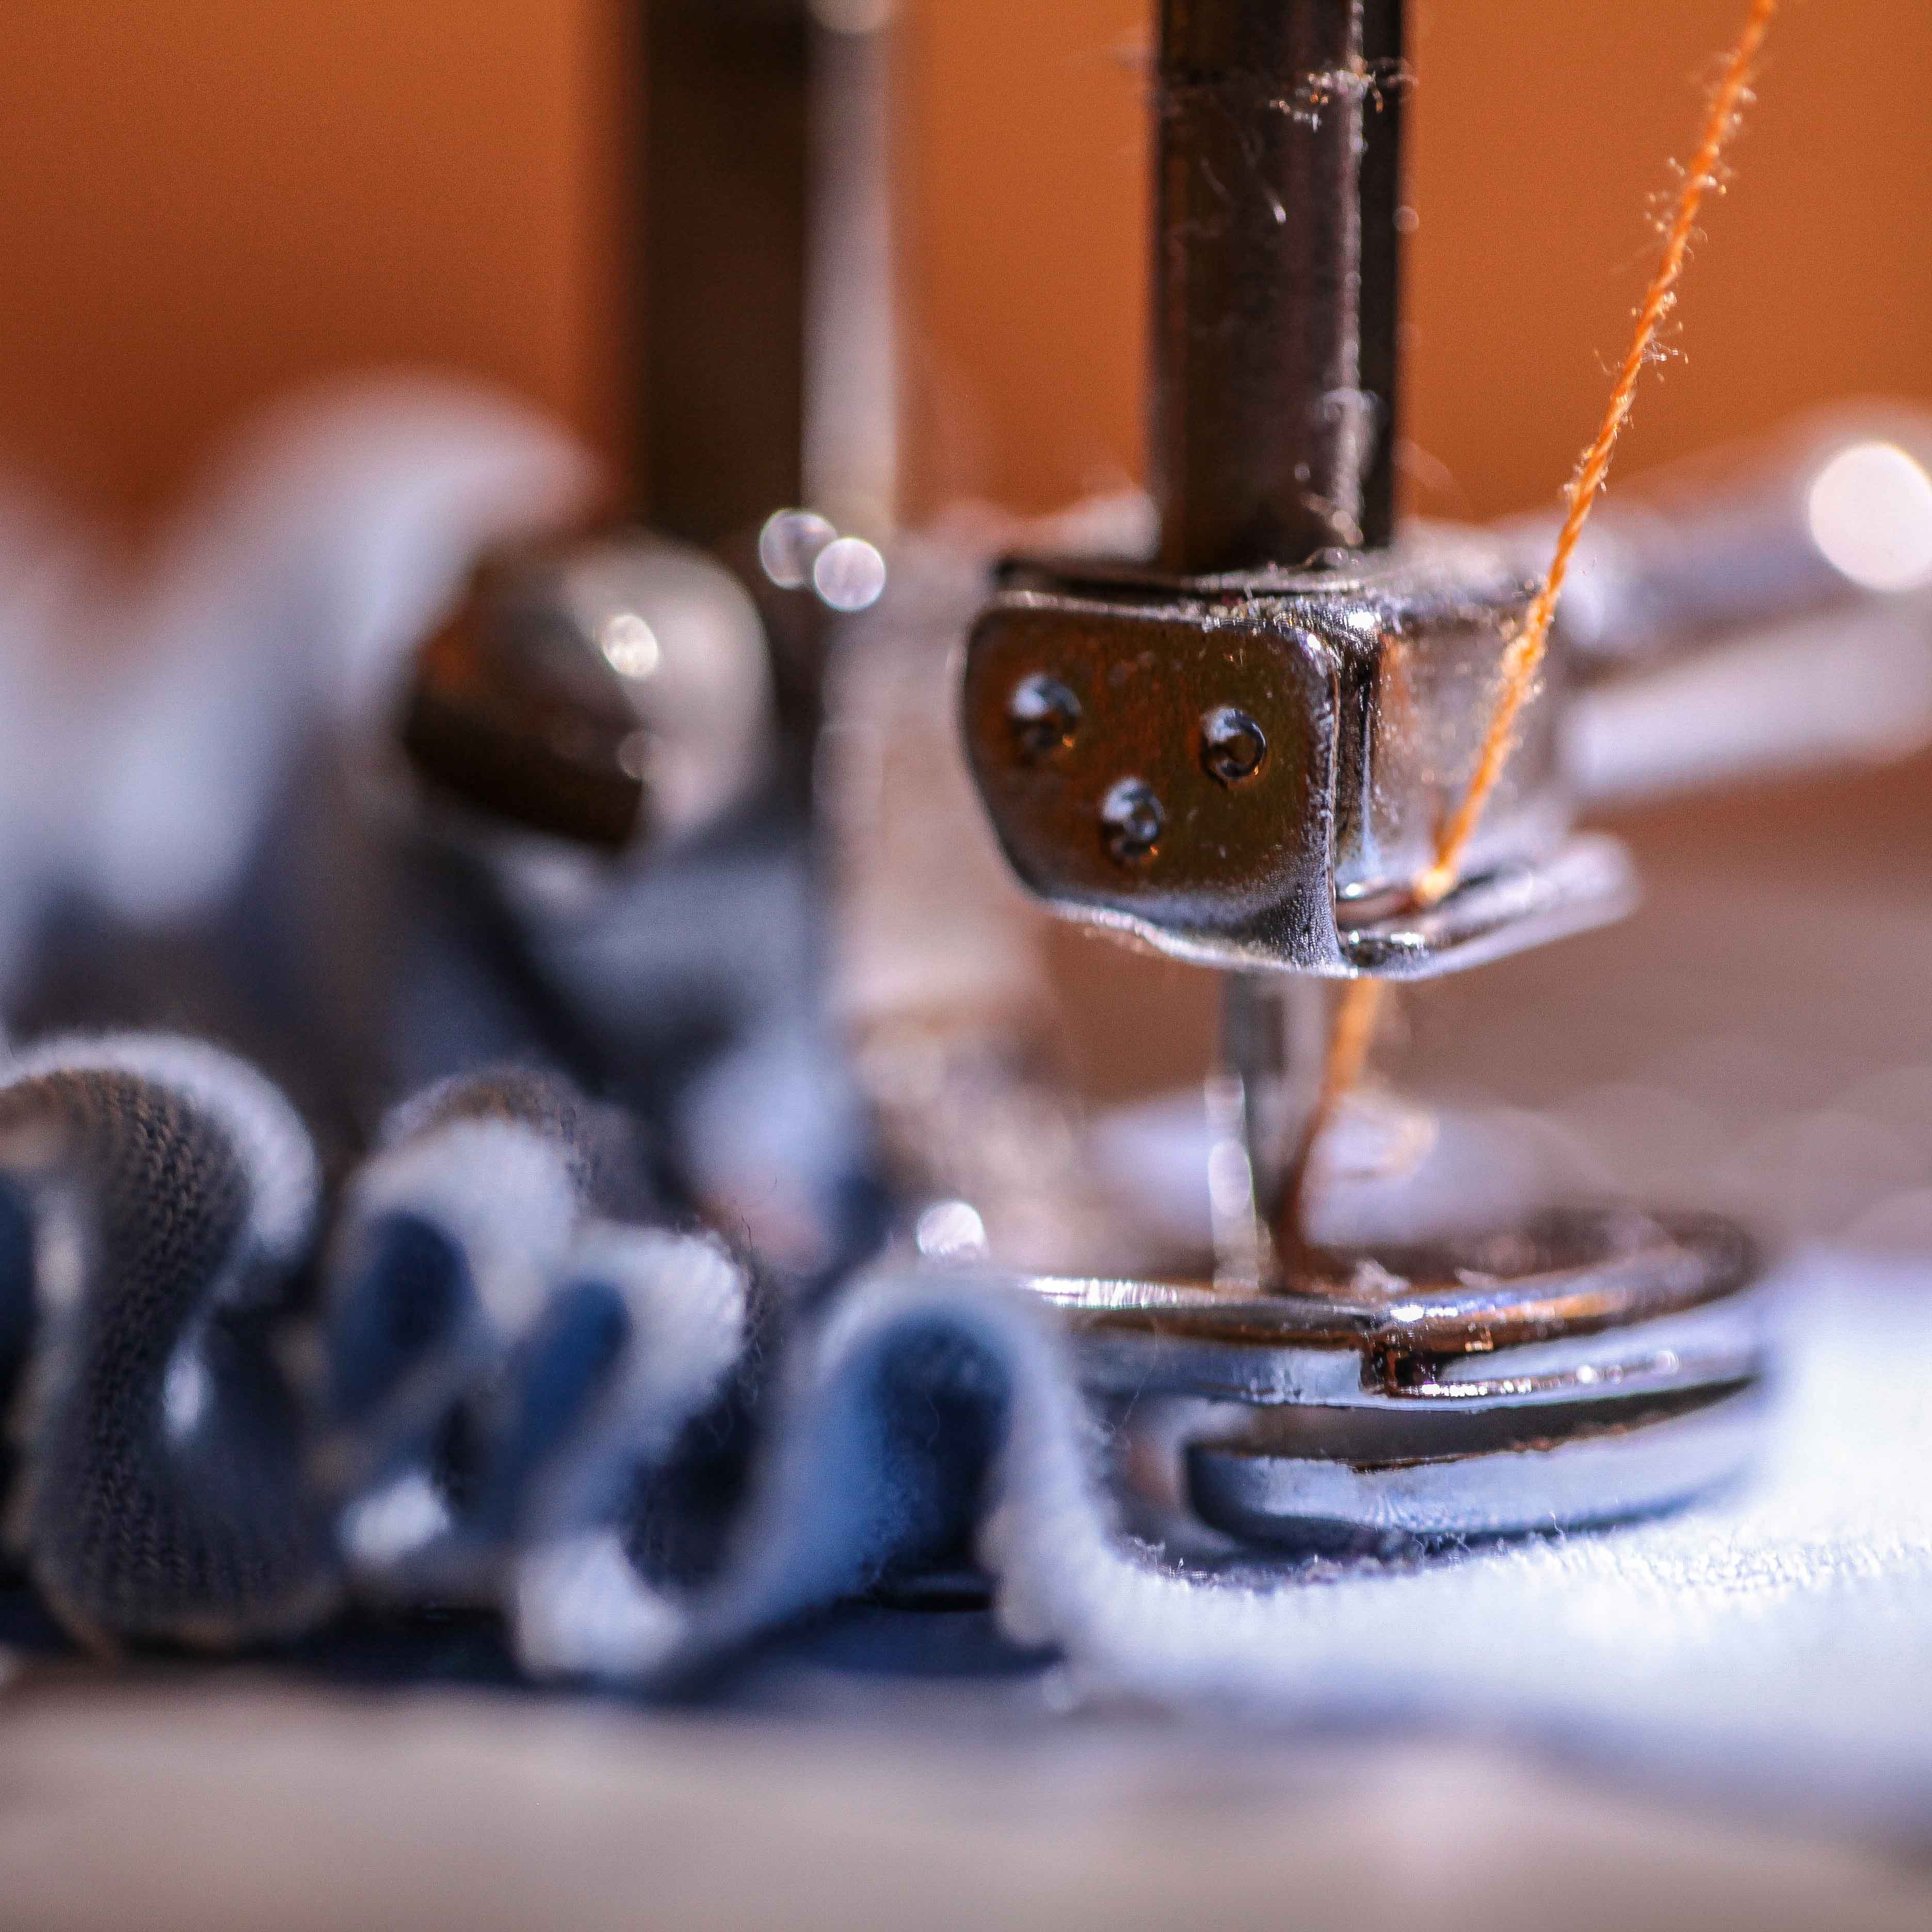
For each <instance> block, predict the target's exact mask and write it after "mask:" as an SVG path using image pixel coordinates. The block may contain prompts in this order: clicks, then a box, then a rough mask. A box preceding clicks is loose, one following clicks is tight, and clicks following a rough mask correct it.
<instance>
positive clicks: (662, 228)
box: [633, 0, 811, 544]
mask: <svg viewBox="0 0 1932 1932" xmlns="http://www.w3.org/2000/svg"><path fill="white" fill-rule="evenodd" d="M637 52H638V57H639V58H640V61H641V62H642V68H643V87H642V89H641V98H640V112H639V114H638V117H637V118H638V125H637V128H636V129H635V130H634V136H633V140H634V156H635V162H634V165H635V166H636V169H637V182H636V193H637V198H638V205H639V206H640V209H641V211H642V218H641V220H640V221H639V222H638V223H637V230H638V231H639V232H638V233H637V236H636V237H635V241H634V246H635V247H636V249H637V260H636V261H635V263H634V266H633V272H634V275H635V276H636V278H637V279H636V286H637V300H636V303H635V325H636V329H637V335H638V337H639V338H640V341H639V347H638V354H637V368H638V374H639V381H638V393H637V401H636V405H635V407H636V412H637V432H636V434H637V461H636V467H637V480H638V482H639V484H640V507H641V508H643V511H644V513H645V515H646V518H647V520H649V522H650V523H652V525H653V526H655V527H656V528H657V529H661V530H662V531H664V532H665V533H666V534H667V535H671V536H677V537H682V538H685V539H686V540H687V541H690V542H693V543H699V544H718V543H720V542H721V541H724V539H726V538H729V537H730V536H732V535H735V534H736V533H738V532H741V531H742V530H745V529H755V528H756V527H757V525H758V524H759V523H761V522H762V521H763V520H764V518H765V517H767V516H769V514H771V512H772V511H774V510H775V509H780V508H785V507H786V506H787V505H793V504H796V503H797V502H799V499H800V498H801V496H802V494H803V475H802V452H803V449H804V446H805V301H806V293H805V291H806V261H807V257H808V248H809V228H808V223H809V213H808V204H807V186H808V175H809V173H810V163H811V120H810V107H809V89H810V85H811V21H810V18H809V16H808V10H807V7H806V5H805V0H643V5H642V10H641V25H640V31H639V36H638V49H637Z"/></svg>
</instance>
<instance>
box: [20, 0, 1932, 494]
mask: <svg viewBox="0 0 1932 1932" xmlns="http://www.w3.org/2000/svg"><path fill="white" fill-rule="evenodd" d="M1149 10H1150V7H1149V0H908V4H907V6H906V8H905V10H904V14H903V16H902V19H901V34H900V40H899V49H900V55H901V63H900V66H901V78H900V86H899V122H900V139H901V151H902V157H903V160H902V167H901V185H902V198H901V225H902V229H903V252H904V261H905V266H906V285H907V291H908V296H909V300H910V342H909V353H908V356H907V367H908V392H909V393H908V404H909V407H908V422H909V423H910V426H911V431H912V443H911V449H910V459H911V460H910V474H911V475H912V477H913V508H915V509H917V508H922V507H929V506H930V505H932V503H933V502H935V500H937V499H939V498H941V497H942V496H946V495H948V494H951V493H957V492H971V493H980V494H984V495H989V496H995V497H997V498H1000V499H1004V500H1006V501H1007V502H1011V503H1013V504H1015V505H1019V506H1023V507H1044V506H1046V505H1050V504H1052V503H1054V502H1057V501H1058V500H1060V499H1064V498H1065V497H1067V496H1070V495H1071V494H1073V493H1076V492H1077V491H1079V490H1081V489H1082V488H1085V487H1088V486H1090V485H1092V484H1096V483H1106V482H1109V481H1117V480H1118V479H1119V478H1121V477H1123V476H1124V475H1130V474H1131V473H1133V472H1134V471H1135V469H1136V466H1137V465H1138V463H1139V445H1140V430H1139V386H1140V385H1139V374H1140V366H1141V336H1142V330H1141V320H1142V317H1141V311H1142V295H1141V290H1142V236H1141V234H1140V217H1141V211H1142V206H1143V204H1144V197H1143V190H1144V184H1145V172H1146V170H1145V149H1144V137H1145V129H1144V126H1143V115H1142V82H1141V78H1140V68H1139V53H1140V50H1141V49H1142V47H1143V46H1144V45H1145V34H1146V28H1147V19H1148V13H1149ZM1743 10H1744V8H1743V4H1742V0H1619V4H1616V5H1610V4H1608V0H1598V4H1595V5H1571V6H1568V7H1553V6H1551V5H1549V4H1548V0H1421V4H1419V5H1418V7H1417V10H1416V16H1417V46H1416V51H1415V61H1416V65H1417V66H1418V69H1419V72H1420V77H1421V83H1420V86H1419V89H1418V92H1417V94H1416V95H1415V100H1414V113H1415V121H1414V123H1413V124H1414V127H1415V141H1414V146H1413V155H1414V166H1415V196H1416V199H1417V201H1418V205H1419V206H1420V208H1421V214H1422V226H1421V231H1420V233H1419V234H1418V237H1417V239H1416V245H1415V251H1414V260H1413V266H1412V278H1411V284H1410V291H1411V300H1410V305H1409V314H1410V317H1411V323H1412V357H1411V362H1410V383H1409V433H1410V434H1411V436H1412V438H1413V440H1415V443H1417V444H1418V446H1419V447H1420V449H1421V451H1422V452H1424V455H1423V459H1422V460H1421V463H1420V464H1419V466H1418V477H1417V488H1416V490H1415V502H1417V505H1418V507H1421V508H1427V509H1431V510H1433V511H1438V512H1441V513H1448V514H1472V513H1473V514H1483V515H1487V514H1493V513H1496V512H1498V511H1504V510H1508V509H1512V508H1518V507H1521V506H1525V505H1535V504H1538V503H1544V502H1549V501H1550V500H1552V499H1553V496H1554V495H1555V493H1556V490H1557V488H1558V487H1559V484H1561V482H1562V480H1563V478H1564V477H1565V475H1567V473H1568V470H1569V468H1570V466H1571V462H1572V460H1574V455H1575V453H1576V451H1577V447H1578V446H1579V445H1580V443H1581V442H1582V441H1583V439H1584V437H1585V436H1586V434H1587V433H1588V431H1589V428H1591V426H1592V422H1593V421H1594V419H1595V413H1596V412H1597V410H1598V407H1599V406H1600V403H1601V396H1602V394H1603V392H1604V387H1605V377H1604V366H1605V365H1606V363H1607V362H1608V361H1609V360H1610V359H1612V358H1613V357H1614V356H1616V355H1617V354H1619V353H1620V351H1621V348H1622V341H1623V337H1624V334H1625V328H1626V326H1627V317H1628V312H1629V310H1630V308H1631V304H1632V302H1633V301H1634V299H1635V297H1636V296H1637V293H1638V291H1639V290H1640V286H1641V284H1642V281H1643V276H1644V274H1645V272H1646V266H1647V262H1648V257H1649V253H1650V229H1649V226H1648V225H1647V224H1648V221H1649V214H1650V211H1651V208H1652V205H1653V203H1654V202H1655V198H1656V196H1658V194H1659V193H1661V191H1663V190H1665V189H1666V188H1667V187H1668V186H1669V184H1670V181H1671V179H1672V177H1671V175H1670V170H1669V168H1668V166H1667V157H1668V156H1670V155H1672V154H1678V155H1682V154H1684V153H1685V151H1687V149H1688V146H1689V145H1690V142H1691V136H1692V133H1693V130H1694V123H1695V120H1696V117H1697V110H1698V107H1699V104H1700V98H1701V88H1702V85H1703V82H1704V81H1705V80H1706V79H1707V78H1708V77H1709V74H1710V73H1711V71H1712V62H1713V57H1714V56H1715V55H1716V54H1717V52H1718V50H1719V49H1720V48H1721V46H1723V45H1724V43H1725V42H1726V41H1727V40H1728V39H1729V38H1730V36H1731V35H1732V34H1733V33H1734V32H1735V31H1736V27H1737V26H1738V25H1739V21H1740V20H1741V17H1742V13H1743ZM6 38H7V54H6V58H5V61H4V62H0V181H4V182H5V192H4V193H0V260H4V261H5V264H6V272H5V281H4V284H0V287H3V288H4V293H0V460H12V461H13V462H16V463H19V464H21V465H23V466H25V467H26V468H27V469H29V470H30V471H31V472H34V473H36V474H37V475H40V476H41V477H43V478H45V479H46V480H47V481H49V482H51V483H52V484H55V485H56V486H57V487H60V488H61V489H62V490H65V491H66V492H67V493H70V494H71V495H72V496H74V497H75V498H76V499H78V500H80V501H81V502H84V503H86V505H89V506H90V507H92V508H94V509H95V510H96V511H101V512H104V513H107V514H111V515H120V516H129V517H136V518H138V517H141V516H142V515H143V514H146V513H148V512H150V511H152V510H154V508H157V506H159V505H162V504H163V503H165V502H166V501H167V500H169V498H170V497H171V496H172V495H173V494H174V493H175V492H176V491H177V490H178V489H179V488H180V487H181V486H182V484H183V482H184V478H185V477H186V476H187V474H188V472H190V469H191V468H192V466H193V463H195V461H196V460H197V458H199V456H201V455H202V454H204V453H205V451H206V449H207V448H208V445H209V444H210V443H211V440H213V439H214V438H215V437H217V435H218V434H219V433H220V431H222V430H223V428H225V427H226V426H228V425H230V424H231V423H232V422H234V420H235V419H237V418H238V417H239V416H241V415H242V414H245V413H246V412H248V410H251V408H253V407H255V406H257V404H260V403H261V402H263V401H266V399H267V398H269V397H271V396H272V395H275V393H276V392H278V391H280V390H281V389H284V388H286V387H287V386H290V384H292V383H295V382H296V381H298V380H301V379H302V378H304V377H311V376H314V375H317V374H323V373H325V372H328V371H335V370H339V369H343V368H361V367H366V366H369V365H396V364H398V363H414V364H422V363H428V364H431V365H437V366H440V367H443V368H452V369H455V370H458V371H473V372H475V373H476V374H480V375H482V376H484V377H490V378H492V379H493V380H496V381H499V382H501V383H506V384H508V385H509V386H511V387H512V388H514V389H516V390H517V391H519V392H522V393H523V394H524V395H526V396H528V397H529V398H532V399H533V400H534V401H537V402H538V403H540V404H544V405H545V406H547V407H549V408H550V409H552V410H555V411H556V412H557V413H559V414H560V415H561V416H563V417H564V418H565V419H566V420H568V422H571V423H572V424H574V425H576V426H577V428H579V429H580V431H582V432H583V434H586V436H587V437H589V439H590V440H592V442H593V443H595V444H596V445H598V446H600V447H601V448H604V449H606V450H608V451H611V452H616V451H620V450H621V449H623V448H624V446H625V435H624V433H623V416H624V410H625V397H626V394H627V383H626V382H625V374H624V371H623V369H622V366H621V365H622V338H621V332H620V330H619V328H618V326H617V325H616V320H615V318H616V316H617V315H618V314H619V313H620V309H619V303H618V301H617V299H616V298H617V296H618V293H619V288H620V276H619V269H618V267H617V263H618V260H619V252H618V248H617V237H618V234H619V220H620V218H621V200H622V198H621V196H620V194H619V191H618V189H617V186H616V182H617V179H618V172H619V170H618V168H617V166H616V156H617V155H618V154H619V152H620V143H619V139H618V132H619V130H618V118H619V115H620V114H621V113H622V105H623V102H624V100H625V76H624V74H623V73H622V46H623V44H624V39H625V36H624V34H623V33H622V24H621V20H620V17H619V15H618V13H617V12H616V9H615V5H614V0H541V4H538V0H465V4H464V5H461V6H460V7H459V6H456V5H449V4H442V5H433V4H430V0H326V4H322V0H280V4H278V5H275V6H274V7H262V6H260V5H245V4H243V0H107V4H101V0H13V5H11V6H10V7H9V8H8V10H7V37H6ZM1927 74H1932V8H1928V7H1926V6H1925V5H1924V0H1863V3H1862V4H1861V5H1858V6H1856V7H1844V6H1840V5H1832V4H1829V0H1793V4H1791V5H1789V6H1787V8H1786V10H1785V11H1784V17H1783V18H1782V19H1781V20H1780V22H1779V23H1778V28H1777V31H1776V35H1775V40H1774V43H1773V52H1772V57H1771V59H1770V61H1769V64H1768V66H1767V68H1766V71H1765V73H1764V76H1763V83H1762V89H1761V92H1762V95H1763V98H1762V101H1761V102H1760V105H1759V107H1757V110H1755V111H1754V114H1753V115H1752V117H1751V124H1750V127H1749V129H1748V133H1747V135H1746V137H1745V140H1744V142H1743V143H1742V145H1741V147H1740V148H1739V150H1738V151H1737V155H1736V170H1737V184H1736V190H1735V191H1734V192H1733V194H1732V195H1731V196H1730V198H1729V199H1728V200H1727V201H1725V202H1723V203H1721V204H1719V205H1717V206H1716V207H1715V209H1714V210H1713V211H1712V214H1711V215H1710V217H1709V220H1708V221H1707V223H1706V226H1707V227H1708V228H1709V230H1710V239H1709V242H1708V243H1707V244H1706V245H1705V246H1704V247H1703V248H1702V249H1701V251H1700V257H1699V259H1698V260H1697V262H1696V263H1695V264H1694V269H1693V272H1692V275H1691V281H1690V284H1689V288H1688V296H1687V299H1686V302H1685V308H1684V310H1683V313H1682V331H1681V335H1680V338H1679V339H1680V343H1681V346H1682V349H1683V350H1684V351H1685V357H1686V359H1685V360H1683V361H1682V362H1673V363H1672V364H1670V365H1668V366H1667V368H1665V370H1664V371H1663V378H1664V380H1662V381H1661V383H1656V384H1655V385H1653V386H1652V387H1651V388H1650V389H1649V391H1648V392H1646V395H1644V396H1643V399H1642V401H1641V404H1640V409H1639V412H1638V422H1637V431H1636V433H1635V435H1634V438H1633V440H1632V446H1631V450H1630V452H1629V457H1630V460H1631V462H1632V463H1633V466H1634V464H1635V463H1638V462H1641V461H1643V460H1647V459H1655V458H1661V457H1663V456H1665V455H1669V454H1671V453H1673V452H1679V451H1682V450H1685V449H1691V448H1695V447H1697V446H1703V445H1706V444H1709V443H1712V442H1714V441H1716V440H1720V439H1721V438H1724V437H1727V436H1728V435H1730V434H1734V433H1736V432H1739V431H1751V430H1754V429H1756V428H1760V427H1763V426H1766V425H1769V424H1771V423H1772V422H1775V421H1777V420H1778V419H1780V418H1781V417H1782V416H1785V415H1787V414H1789V413H1790V412H1792V411H1793V410H1796V409H1799V408H1801V407H1803V406H1805V404H1808V402H1811V401H1814V400H1816V399H1817V398H1821V397H1823V396H1826V395H1835V394H1841V393H1847V392H1861V391H1864V392H1870V391H1885V392H1894V393H1900V394H1918V395H1923V394H1927V393H1928V392H1932V353H1928V351H1929V350H1932V287H1928V281H1932V249H1928V248H1926V247H1925V246H1924V244H1923V242H1922V241H1921V237H1920V236H1919V235H1918V233H1917V231H1916V226H1915V224H1916V223H1917V221H1918V219H1919V213H1918V208H1919V202H1920V198H1921V197H1920V190H1921V187H1922V184H1924V182H1925V181H1927V179H1928V178H1932V115H1927V113H1925V112H1924V107H1923V96H1922V91H1921V87H1920V86H1919V85H1918V83H1919V82H1920V81H1921V80H1923V78H1924V77H1925V76H1927Z"/></svg>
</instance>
